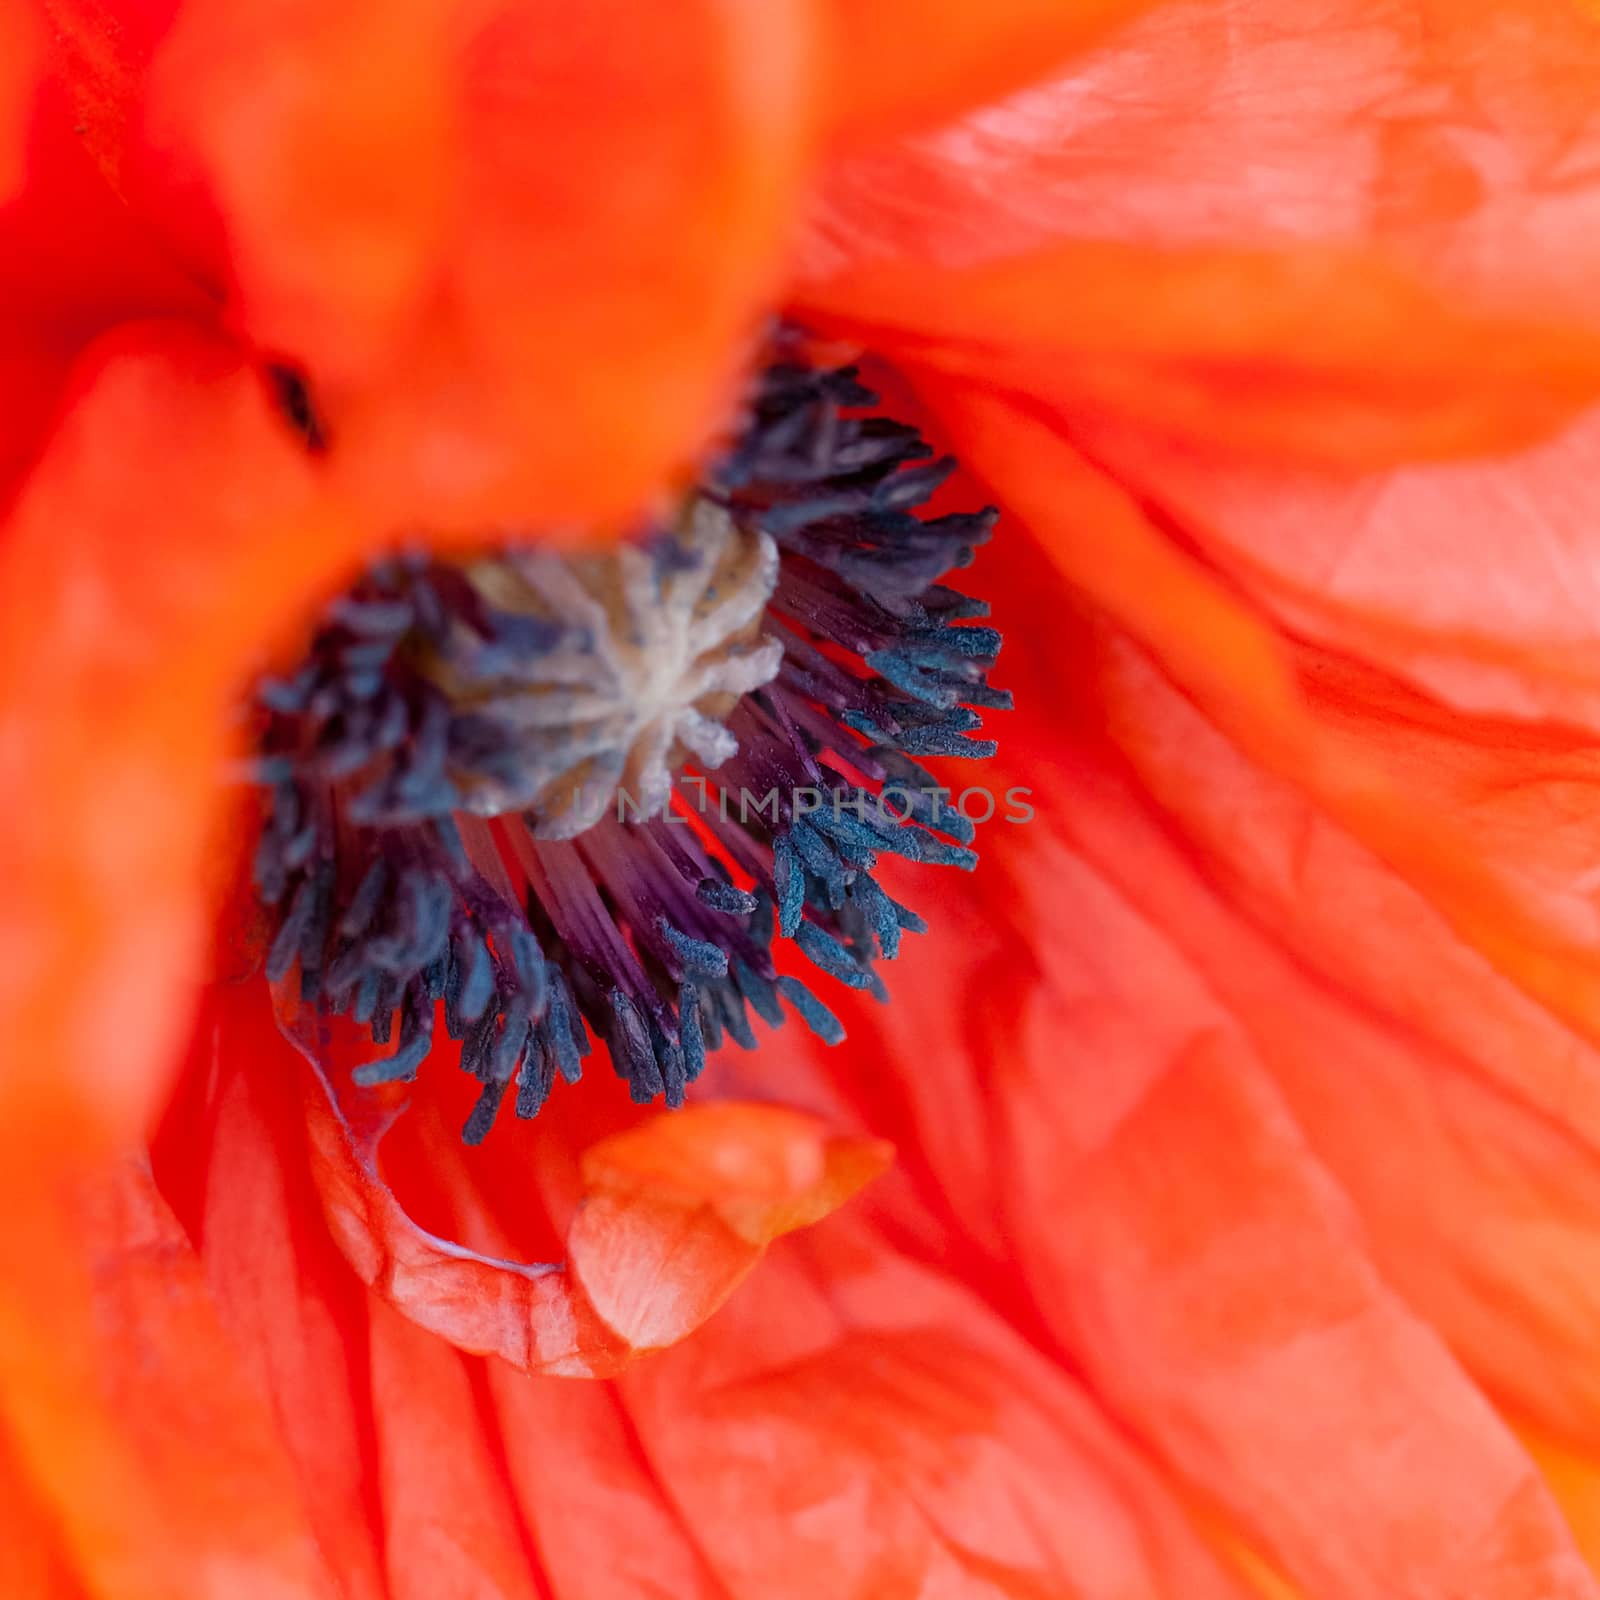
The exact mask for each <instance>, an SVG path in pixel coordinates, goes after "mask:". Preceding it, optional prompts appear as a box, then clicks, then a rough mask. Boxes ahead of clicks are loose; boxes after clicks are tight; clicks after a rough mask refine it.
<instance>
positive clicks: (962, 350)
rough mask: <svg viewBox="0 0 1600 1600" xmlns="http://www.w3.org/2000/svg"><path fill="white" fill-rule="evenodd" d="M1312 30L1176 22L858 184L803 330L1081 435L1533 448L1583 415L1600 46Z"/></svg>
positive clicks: (1444, 19)
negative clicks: (1009, 401)
mask: <svg viewBox="0 0 1600 1600" xmlns="http://www.w3.org/2000/svg"><path fill="white" fill-rule="evenodd" d="M1300 9H1301V11H1304V12H1306V13H1307V14H1306V15H1304V16H1302V17H1299V18H1298V20H1295V19H1286V18H1285V17H1283V16H1281V15H1278V14H1273V15H1270V16H1269V15H1268V14H1267V13H1265V12H1263V11H1261V10H1260V8H1259V7H1255V6H1252V5H1249V4H1247V3H1244V0H1238V3H1233V4H1223V5H1211V6H1198V5H1174V6H1167V7H1163V8H1161V9H1160V10H1158V11H1157V12H1155V13H1153V14H1152V15H1151V16H1150V17H1148V18H1147V19H1145V20H1144V21H1143V22H1142V23H1140V24H1138V25H1136V26H1134V27H1133V28H1131V29H1129V30H1128V31H1127V32H1126V33H1125V34H1123V35H1121V36H1120V37H1119V38H1118V39H1117V40H1116V41H1115V42H1114V43H1113V44H1112V45H1111V46H1109V47H1108V48H1107V49H1106V50H1105V51H1103V52H1102V53H1101V54H1100V55H1099V56H1097V57H1096V58H1094V59H1093V60H1092V61H1089V62H1087V63H1084V64H1083V65H1082V66H1081V67H1080V68H1079V69H1078V70H1076V71H1074V72H1073V73H1071V74H1069V75H1067V76H1063V77H1062V78H1060V79H1059V80H1057V81H1056V82H1055V83H1053V84H1052V85H1049V86H1047V87H1045V88H1042V89H1039V90H1036V91H1030V92H1028V93H1026V94H1024V95H1021V96H1019V97H1017V98H1016V99H1015V100H1014V101H1012V102H1010V103H1008V104H1007V105H1005V106H1002V107H998V108H992V109H990V110H987V111H984V112H981V113H978V114H976V115H975V116H973V117H972V118H970V119H968V121H967V122H965V123H963V124H960V125H958V126H956V127H954V128H952V129H950V130H948V131H946V132H944V133H941V134H939V135H935V136H932V137H930V138H927V139H924V140H921V141H914V142H908V143H906V144H904V145H902V146H901V147H899V148H897V149H895V150H892V151H885V152H882V153H875V154H870V155H867V156H862V157H859V158H856V159H855V160H853V161H847V162H844V163H841V164H840V165H839V166H838V167H837V168H836V169H835V171H834V172H833V173H832V174H831V176H830V180H829V182H828V184H827V187H826V191H825V203H824V205H823V207H822V210H821V213H820V217H819V221H818V224H817V227H816V229H815V232H814V235H813V238H812V241H811V244H810V246H809V248H808V249H807V251H806V252H805V261H806V268H807V270H806V272H805V273H804V275H803V280H802V283H801V286H800V288H799V291H798V292H799V297H800V299H801V302H802V304H803V305H804V306H805V307H807V308H808V309H809V310H811V311H812V313H813V314H817V313H823V314H829V315H832V316H835V317H838V318H843V319H845V320H846V322H847V324H848V326H849V328H850V330H851V331H852V332H854V333H856V334H858V335H859V336H860V337H862V339H863V341H864V342H866V343H869V344H872V345H875V346H876V347H877V348H879V349H884V348H885V347H892V346H893V345H894V344H895V343H896V342H905V343H908V344H910V345H911V346H912V347H913V348H915V349H917V350H920V351H921V352H923V353H924V354H925V355H926V356H927V358H928V359H930V360H937V361H938V362H939V363H941V364H944V365H947V366H950V367H952V368H954V369H956V370H959V371H960V372H962V373H963V374H966V375H969V376H973V377H976V378H980V379H981V380H982V381H983V382H985V383H986V384H987V385H989V386H991V387H993V386H997V385H1005V386H1008V387H1011V388H1014V389H1016V390H1018V391H1025V392H1028V393H1031V394H1033V395H1034V396H1036V397H1038V398H1041V399H1043V400H1045V401H1046V402H1048V403H1049V404H1050V405H1051V406H1052V407H1055V408H1058V409H1059V410H1060V411H1061V412H1062V413H1063V414H1064V415H1067V416H1070V417H1072V418H1074V419H1076V418H1079V417H1083V416H1094V415H1103V414H1106V413H1111V414H1115V415H1119V416H1133V417H1136V418H1139V419H1141V420H1143V421H1144V422H1146V423H1148V424H1151V425H1153V426H1156V427H1158V428H1160V429H1161V430H1163V431H1164V432H1166V433H1168V434H1171V435H1173V436H1176V437H1178V438H1181V439H1184V440H1190V441H1199V442H1202V443H1206V444H1209V445H1213V446H1217V445H1220V446H1224V447H1226V448H1227V449H1229V450H1234V451H1239V450H1244V451H1250V452H1254V453H1270V454H1271V455H1272V456H1273V457H1274V458H1279V459H1281V458H1282V457H1284V456H1285V455H1292V456H1295V457H1299V458H1306V459H1311V460H1319V461H1325V460H1332V461H1336V462H1340V463H1351V462H1355V463H1360V464H1365V465H1376V464H1382V463H1385V462H1389V461H1394V460H1397V459H1408V458H1411V457H1414V456H1416V455H1418V454H1428V455H1448V454H1456V453H1461V452H1464V451H1472V450H1478V449H1483V448H1485V447H1488V446H1503V445H1505V444H1511V443H1517V442H1520V441H1525V440H1527V439H1530V438H1534V437H1538V436H1539V435H1540V434H1541V433H1544V432H1548V431H1549V430H1550V429H1551V428H1553V427H1554V426H1556V425H1557V424H1558V423H1559V422H1560V421H1561V420H1563V419H1564V418H1566V417H1568V416H1570V415H1571V414H1572V412H1573V410H1574V409H1575V408H1576V407H1577V406H1578V405H1580V404H1581V403H1583V401H1584V400H1585V399H1587V398H1590V397H1592V396H1593V395H1594V394H1595V392H1596V389H1595V378H1596V373H1597V361H1596V357H1597V353H1600V347H1597V343H1596V335H1597V323H1596V319H1595V316H1594V311H1593V305H1592V297H1591V296H1590V295H1589V294H1588V293H1587V290H1586V287H1585V285H1586V283H1587V281H1588V278H1589V277H1590V275H1591V271H1592V268H1591V267H1590V266H1589V265H1579V262H1580V259H1581V257H1582V251H1581V250H1575V249H1574V247H1573V243H1572V241H1574V240H1576V239H1583V238H1588V237H1591V236H1592V234H1593V230H1592V228H1591V227H1590V226H1589V222H1588V213H1589V211H1590V210H1591V209H1592V204H1593V202H1592V198H1591V194H1590V192H1589V189H1588V187H1587V185H1586V184H1585V182H1584V181H1583V180H1582V179H1581V178H1575V179H1573V180H1572V181H1570V182H1568V181H1561V182H1557V181H1553V180H1552V177H1551V174H1552V172H1553V171H1554V170H1556V169H1560V170H1562V171H1566V170H1568V168H1569V165H1570V166H1571V167H1572V170H1582V168H1583V165H1584V163H1585V162H1586V161H1588V160H1591V159H1592V156H1593V154H1594V153H1595V152H1596V151H1600V118H1597V116H1596V114H1595V112H1594V109H1593V107H1592V106H1591V105H1589V104H1588V103H1587V101H1586V100H1585V99H1584V98H1583V97H1582V95H1581V94H1580V93H1578V92H1577V91H1576V90H1575V87H1574V86H1575V85H1576V84H1577V83H1579V82H1580V81H1582V79H1583V77H1584V76H1585V72H1584V70H1583V68H1582V67H1581V66H1579V63H1584V64H1587V66H1588V70H1589V71H1590V72H1592V71H1593V70H1594V68H1595V67H1596V66H1600V28H1597V27H1596V26H1595V24H1594V23H1593V21H1592V19H1590V18H1588V17H1586V16H1585V15H1583V13H1582V11H1581V8H1558V9H1557V11H1552V10H1551V8H1549V7H1546V6H1543V5H1541V4H1538V3H1537V0H1520V3H1518V4H1513V5H1511V6H1509V7H1507V6H1499V5H1496V6H1494V7H1492V8H1486V7H1483V6H1479V5H1469V6H1451V7H1446V6H1443V5H1435V4H1431V3H1424V4H1422V5H1419V6H1418V7H1417V8H1416V9H1417V11H1418V13H1419V14H1420V15H1419V19H1418V23H1417V25H1416V26H1414V27H1408V26H1400V25H1397V21H1396V18H1395V16H1394V15H1393V13H1392V11H1391V10H1389V9H1388V8H1384V7H1381V6H1378V5H1375V4H1373V3H1371V0H1336V3H1335V4H1334V5H1333V6H1331V7H1330V6H1318V7H1316V8H1314V10H1315V15H1311V14H1310V13H1311V11H1312V10H1313V8H1310V7H1302V8H1300ZM1491 11H1492V15H1490V14H1489V13H1490V12H1491ZM1484 29H1490V30H1492V31H1494V33H1495V37H1496V43H1497V48H1496V49H1494V50H1492V51H1490V50H1486V49H1484V48H1483V46H1482V44H1481V42H1480V37H1479V36H1480V34H1481V33H1482V31H1483V30H1484ZM1308 86H1309V87H1308ZM1545 240H1551V241H1555V240H1559V241H1561V242H1560V244H1559V245H1556V244H1554V243H1552V244H1551V245H1550V246H1548V247H1546V246H1545V245H1544V244H1543V241H1545ZM1508 241H1519V242H1520V243H1518V244H1508ZM930 267H931V268H935V269H937V270H929V269H930Z"/></svg>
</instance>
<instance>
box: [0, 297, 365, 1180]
mask: <svg viewBox="0 0 1600 1600" xmlns="http://www.w3.org/2000/svg"><path fill="white" fill-rule="evenodd" d="M135 533H137V537H135V536H134V535H135ZM362 534H363V529H362V527H361V525H359V524H357V523H354V522H351V521H344V522H335V521H334V520H333V519H332V516H331V513H330V509H329V507H328V506H327V505H326V503H325V502H324V501H323V500H322V499H321V497H320V493H319V487H318V485H317V482H316V480H315V478H314V476H313V474H312V471H311V470H310V468H309V467H308V466H307V464H306V461H305V459H304V457H303V456H302V454H301V453H300V451H299V450H298V449H297V447H296V445H295V443H294V441H293V439H292V438H291V436H290V435H289V433H288V430H287V428H286V427H284V426H283V425H282V424H281V423H280V422H279V421H278V419H277V418H276V417H275V415H274V414H273V412H272V410H271V408H270V406H269V404H268V400H267V396H266V393H265V390H264V387H263V386H262V385H261V384H260V383H259V381H258V380H257V379H256V378H255V376H254V375H252V374H251V373H249V372H248V371H247V370H244V369H242V368H241V366H240V365H239V362H238V360H237V358H236V357H235V356H234V355H233V354H231V353H230V352H228V351H227V350H225V349H221V348H218V347H217V346H215V345H212V344H210V343H209V342H207V341H206V340H205V339H203V338H202V337H200V336H199V335H196V334H194V333H191V332H187V331H184V330H182V329H179V328H177V327H175V326H160V325H154V324H152V325H146V326H141V327H136V328H131V329H129V330H128V331H127V332H126V333H125V334H123V335H120V336H118V337H117V338H115V339H113V340H110V341H108V342H107V343H106V344H105V346H104V347H103V348H102V349H100V350H99V351H97V352H96V353H95V354H94V355H93V356H92V357H91V358H90V359H89V360H88V361H87V363H86V366H85V369H84V372H83V376H82V378H81V380H80V382H79V385H78V388H77V392H76V399H75V402H74V404H73V406H72V407H71V409H70V411H69V412H68V414H67V416H66V417H65V419H64V420H63V422H62V424H61V426H60V428H59V430H58V431H57V433H56V435H55V437H54V438H53V440H52V441H51V445H50V448H49V451H48V453H47V454H46V456H45V458H44V459H43V461H42V462H41V463H40V465H39V466H38V467H37V469H36V470H35V471H34V472H33V474H32V476H31V477H30V479H29V481H28V484H27V487H26V491H25V493H24V495H23V497H22V499H21V500H20V502H19V503H18V506H17V508H16V511H15V513H14V515H13V517H12V519H11V522H10V525H9V527H8V529H7V537H6V539H5V541H4V544H3V546H0V564H3V569H4V570H3V573H0V595H3V596H4V599H3V601H0V605H3V606H4V607H5V617H4V625H3V627H0V716H3V717H4V719H5V725H6V730H7V735H8V737H7V738H6V740H5V741H4V743H3V755H0V792H3V793H4V796H5V808H6V813H7V826H6V828H5V830H4V833H3V836H0V877H3V878H4V880H5V882H6V884H7V894H6V897H5V905H4V909H3V911H0V944H3V947H4V951H5V960H4V962H3V963H0V968H3V972H4V976H3V977H0V995H3V997H4V1002H5V1005H6V1014H7V1016H8V1017H10V1018H11V1019H12V1027H13V1042H14V1045H15V1047H16V1048H15V1059H14V1061H13V1065H12V1068H11V1069H10V1070H9V1071H8V1072H7V1073H5V1074H4V1079H3V1083H0V1105H3V1108H4V1121H5V1122H6V1124H7V1125H8V1126H11V1127H27V1128H28V1129H29V1130H30V1133H29V1141H30V1144H29V1148H30V1150H31V1151H32V1152H34V1153H35V1154H39V1155H40V1156H41V1159H43V1152H45V1151H48V1150H49V1149H50V1148H51V1147H52V1146H53V1145H56V1144H60V1143H80V1142H82V1141H83V1140H84V1139H86V1138H90V1137H92V1136H93V1135H94V1134H95V1133H96V1131H97V1130H98V1131H101V1132H104V1131H107V1130H113V1129H131V1128H137V1127H139V1126H140V1125H141V1124H142V1123H143V1122H144V1120H145V1119H146V1118H147V1116H148V1115H149V1114H150V1112H151V1110H152V1108H153V1107H154V1106H156V1105H157V1104H159V1101H160V1098H161V1096H162V1095H163V1094H164V1092H165V1089H166V1086H167V1082H168V1074H169V1071H170V1067H171V1062H172V1057H173V1055H174V1052H175V1050H176V1049H177V1047H178V1045H179V1044H180V1043H181V1039H182V1030H183V1029H184V1028H185V1027H186V1025H187V1022H188V1007H189V1005H190V1003H191V1000H192V994H193V988H192V986H193V984H194V982H195V980H196V978H197V976H198V971H199V965H200V957H201V946H202V943H203V939H204V933H205V923H204V918H205V912H206V902H207V900H208V898H209V891H210V889H211V875H210V872H209V870H208V864H207V856H208V847H209V845H210V844H211V842H212V839H211V835H212V833H213V830H214V828H215V825H216V820H217V818H218V815H219V803H220V798H221V791H220V787H219V784H218V777H219V773H220V769H221V761H222V758H223V755H224V753H225V751H226V748H227V740H226V735H225V722H224V716H225V713H226V712H227V710H228V708H229V701H230V698H231V697H232V695H234V694H235V693H236V692H237V689H238V684H239V680H240V677H241V676H242V674H243V671H244V670H245V667H246V663H247V661H248V660H249V657H250V655H251V653H252V652H255V651H257V650H262V649H264V648H265V647H266V646H267V644H268V643H269V641H270V640H271V639H272V637H273V635H274V634H275V633H276V632H278V631H279V630H281V629H282V628H283V627H284V626H285V625H286V623H287V622H288V621H289V620H290V619H291V618H293V617H295V616H296V614H297V612H298V611H299V609H300V608H301V607H303V606H304V605H305V604H306V603H307V601H308V599H309V598H310V597H311V596H312V595H314V594H315V593H317V592H318V590H319V589H321V588H322V586H324V585H325V584H326V583H327V582H328V581H329V580H330V579H332V578H333V577H335V576H336V575H337V574H339V573H340V572H341V571H342V570H343V569H344V567H345V566H346V565H347V563H348V562H349V560H350V559H351V557H352V556H353V555H354V554H355V552H356V550H357V548H358V547H359V544H360V541H361V538H362Z"/></svg>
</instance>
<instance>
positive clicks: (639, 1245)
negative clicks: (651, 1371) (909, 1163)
mask: <svg viewBox="0 0 1600 1600" xmlns="http://www.w3.org/2000/svg"><path fill="white" fill-rule="evenodd" d="M889 1160H890V1151H889V1149H888V1147H887V1146H885V1145H884V1144H883V1143H882V1142H881V1141H877V1140H868V1139H845V1138H837V1137H833V1136H831V1135H830V1134H829V1133H828V1130H827V1128H826V1127H825V1126H824V1125H823V1124H822V1123H821V1122H819V1121H818V1120H817V1119H816V1118H815V1117H810V1116H806V1115H805V1114H803V1113H801V1112H797V1111H788V1110H785V1109H784V1108H782V1107H779V1106H762V1105H738V1104H723V1105H705V1106H695V1107H693V1108H691V1109H688V1110H685V1111H680V1112H677V1113H675V1114H674V1115H672V1116H668V1117H659V1118H655V1119H652V1120H651V1121H649V1122H647V1123H644V1124H643V1125H642V1126H640V1127H638V1128H635V1129H632V1130H630V1131H628V1132H626V1133H621V1134H617V1135H614V1136H613V1137H612V1138H610V1139H607V1140H605V1141H603V1142H602V1143H600V1144H599V1145H596V1146H595V1147H594V1148H593V1149H591V1150H589V1151H588V1152H586V1154H585V1156H584V1159H583V1176H584V1180H585V1183H586V1184H587V1185H588V1187H589V1189H590V1191H591V1192H590V1195H589V1198H588V1199H587V1200H586V1201H585V1203H584V1205H583V1206H582V1208H581V1209H580V1210H579V1212H578V1215H577V1217H576V1219H575V1220H574V1222H573V1226H572V1231H571V1233H570V1235H569V1237H568V1246H569V1248H570V1250H571V1253H572V1267H573V1271H574V1272H575V1273H576V1274H577V1276H578V1279H579V1281H580V1282H581V1283H582V1284H583V1286H584V1289H585V1290H586V1292H587V1293H588V1295H589V1298H590V1300H591V1301H592V1302H593V1303H594V1306H595V1308H596V1310H597V1311H598V1312H599V1314H600V1315H601V1317H603V1318H604V1319H605V1321H606V1322H607V1323H608V1324H609V1325H610V1326H611V1327H613V1328H615V1329H616V1330H617V1332H618V1333H620V1334H621V1335H622V1336H623V1337H624V1338H625V1339H626V1340H627V1341H628V1343H629V1344H631V1345H633V1346H634V1347H635V1348H636V1349H654V1348H659V1347H662V1346H665V1345H669V1344H675V1343H676V1342H677V1341H678V1340H679V1339H681V1338H683V1337H684V1336H685V1334H687V1333H688V1332H689V1331H690V1330H691V1329H693V1328H695V1327H698V1326H699V1325H700V1323H702V1322H704V1321H705V1319H706V1318H707V1317H709V1316H710V1315H711V1313H712V1312H713V1311H715V1310H716V1309H717V1307H719V1306H720V1305H721V1304H722V1303H723V1301H725V1300H726V1299H727V1297H728V1296H729V1294H731V1293H732V1292H733V1290H734V1288H735V1287H737V1285H738V1284H739V1283H740V1282H741V1281H742V1280H743V1279H744V1277H745V1276H746V1274H748V1273H749V1271H750V1269H751V1268H752V1267H753V1266H754V1265H755V1264H756V1262H757V1261H759V1260H760V1259H761V1256H762V1253H763V1251H764V1250H765V1248H766V1246H767V1244H768V1243H769V1242H770V1241H771V1240H772V1239H774V1238H776V1237H777V1236H778V1235H780V1234H783V1233H788V1232H790V1231H792V1230H793V1229H795V1228H803V1227H807V1226H809V1225H810V1224H812V1223H814V1222H817V1221H819V1220H820V1219H821V1218H822V1217H824V1216H826V1215H827V1214H828V1212H830V1211H832V1210H834V1209H835V1208H837V1207H838V1206H840V1205H842V1204H843V1203H844V1201H845V1200H847V1199H848V1198H849V1197H850V1196H851V1195H852V1194H854V1193H855V1192H856V1191H857V1190H858V1189H860V1188H861V1187H862V1185H864V1184H865V1183H867V1182H869V1181H870V1180H871V1179H872V1178H874V1177H876V1176H877V1175H878V1173H879V1172H881V1171H882V1170H883V1169H884V1168H885V1167H886V1166H887V1165H888V1163H889ZM673 1290H675V1291H676V1292H675V1293H674V1292H671V1291H673Z"/></svg>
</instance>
